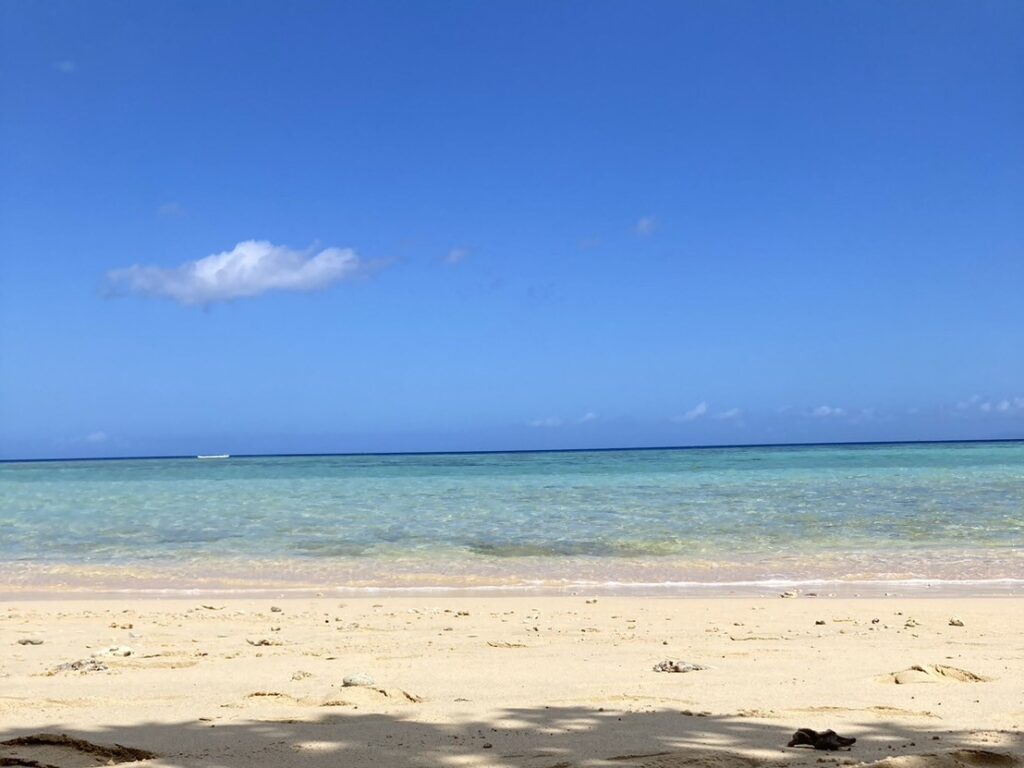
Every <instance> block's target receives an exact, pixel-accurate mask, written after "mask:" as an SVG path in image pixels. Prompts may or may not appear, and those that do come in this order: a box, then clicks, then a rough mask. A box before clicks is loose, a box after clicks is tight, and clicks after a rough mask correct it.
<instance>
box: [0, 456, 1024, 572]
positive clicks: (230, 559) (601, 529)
mask: <svg viewBox="0 0 1024 768" xmlns="http://www.w3.org/2000/svg"><path fill="white" fill-rule="evenodd" d="M1022 546H1024V443H1021V442H1002V443H958V444H952V443H950V444H894V445H863V446H849V445H846V446H798V447H752V448H707V449H681V450H626V451H580V452H557V453H505V454H444V455H441V454H436V455H387V456H379V455H375V456H369V455H365V456H313V457H248V458H230V459H227V460H209V461H201V460H197V459H194V458H184V459H146V460H117V461H66V462H21V463H7V464H0V564H2V565H3V568H4V571H5V573H6V574H7V576H8V578H9V579H11V580H18V579H29V580H31V579H32V578H34V577H35V576H38V575H39V574H49V575H50V576H49V578H50V579H51V580H52V579H53V578H57V577H54V576H53V575H54V574H60V576H59V579H63V580H65V581H67V582H74V581H75V580H76V579H85V580H88V579H89V578H93V579H98V578H107V579H112V580H114V581H116V580H117V579H118V578H129V579H136V578H138V577H139V574H140V573H141V574H143V575H146V574H148V575H149V576H153V577H154V578H156V576H155V574H162V575H161V576H160V577H159V579H158V580H162V581H164V582H167V583H181V584H185V583H193V582H195V581H196V580H197V579H198V580H200V581H203V583H208V582H210V581H211V580H212V581H215V582H216V581H220V582H223V583H231V584H254V583H269V582H274V583H277V582H280V583H292V582H294V583H302V584H331V585H338V584H359V585H371V586H372V585H385V584H403V585H428V586H429V585H448V586H452V585H497V584H503V585H510V584H535V583H548V582H551V583H555V582H557V583H573V582H587V583H633V584H636V583H649V584H661V583H667V582H685V581H697V582H722V581H750V580H753V581H757V580H765V579H815V578H825V579H853V578H863V579H906V578H941V579H982V580H987V579H999V578H1012V579H1018V578H1024V558H1022ZM90 574H91V576H90ZM104 574H106V575H104Z"/></svg>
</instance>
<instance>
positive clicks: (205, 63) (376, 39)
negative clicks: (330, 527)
mask: <svg viewBox="0 0 1024 768" xmlns="http://www.w3.org/2000/svg"><path fill="white" fill-rule="evenodd" d="M1021 39H1024V5H1021V4H1020V3H1015V2H955V3H954V2H943V1H939V2H934V1H933V0H928V2H924V1H922V2H894V3H883V2H852V1H851V2H830V3H821V2H817V0H814V1H811V0H808V1H807V2H785V1H783V2H775V3H763V2H716V3H699V2H602V1H600V0H598V1H588V2H525V1H524V2H488V3H478V2H431V3H407V2H402V3H397V2H348V3H334V2H323V3H320V2H298V3H283V2H276V3H266V2H245V3H242V2H209V3H187V2H152V3H130V2H119V3H109V2H89V3H81V2H67V3H61V2H48V3H39V2H20V1H18V0H7V2H5V3H3V4H2V5H0V259H2V261H0V456H3V457H8V458H10V457H27V456H38V457H52V456H93V455H95V456H101V455H146V454H150V455H151V454H180V453H184V454H191V453H200V452H221V451H228V452H232V453H245V452H279V451H280V452H297V451H298V452H301V451H379V450H384V451H387V450H472V449H502V448H531V447H536V448H556V447H575V446H579V447H601V446H622V445H637V446H639V445H688V444H706V443H747V442H791V441H824V440H885V439H934V438H987V437H1024V300H1022V299H1021V296H1022V294H1024V226H1022V223H1024V215H1022V214H1024V162H1022V161H1024V46H1021V45H1020V41H1021Z"/></svg>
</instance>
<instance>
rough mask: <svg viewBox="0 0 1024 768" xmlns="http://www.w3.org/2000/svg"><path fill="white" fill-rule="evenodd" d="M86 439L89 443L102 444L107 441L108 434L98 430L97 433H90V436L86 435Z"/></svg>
mask: <svg viewBox="0 0 1024 768" xmlns="http://www.w3.org/2000/svg"><path fill="white" fill-rule="evenodd" d="M85 439H86V441H87V442H90V443H102V442H105V441H106V439H107V433H106V432H103V431H101V430H96V431H95V432H90V433H89V434H88V435H86V436H85Z"/></svg>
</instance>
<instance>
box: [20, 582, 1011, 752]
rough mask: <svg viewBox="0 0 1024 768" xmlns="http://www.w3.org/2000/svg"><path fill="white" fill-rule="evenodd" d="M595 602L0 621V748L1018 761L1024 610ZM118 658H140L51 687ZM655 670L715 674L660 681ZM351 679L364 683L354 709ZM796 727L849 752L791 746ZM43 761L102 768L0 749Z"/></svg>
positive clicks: (23, 612) (662, 676) (144, 604)
mask: <svg viewBox="0 0 1024 768" xmlns="http://www.w3.org/2000/svg"><path fill="white" fill-rule="evenodd" d="M591 599H592V598H585V597H516V598H510V597H503V598H494V599H483V598H453V597H452V598H429V597H421V598H379V599H369V598H366V599H363V598H360V599H347V600H338V599H328V598H314V599H304V598H303V599H298V598H291V599H281V600H234V599H233V600H214V599H210V598H196V599H189V600H152V599H147V600H143V601H134V600H127V599H125V600H100V601H92V600H28V601H8V602H6V603H3V604H0V649H2V653H0V682H2V688H0V739H2V740H8V739H11V738H14V737H21V736H26V735H32V734H39V733H66V734H68V735H69V736H73V737H77V738H84V739H88V740H90V741H92V742H97V743H101V744H113V743H117V744H122V745H125V746H128V747H133V748H140V749H145V750H148V751H151V752H154V753H156V754H157V755H158V756H159V757H157V758H156V759H154V760H152V761H145V762H143V763H140V764H143V765H159V766H292V765H295V766H299V765H301V766H312V767H314V768H319V767H320V766H323V767H324V768H326V767H327V766H332V767H334V766H346V767H348V766H374V768H380V767H382V766H397V767H399V768H401V767H403V766H483V765H487V766H530V767H531V768H532V767H536V768H552V767H553V766H641V765H642V766H651V767H652V768H653V767H654V766H661V767H664V768H667V767H668V766H681V765H695V766H708V767H709V768H713V767H715V766H721V767H723V768H734V767H735V768H742V767H743V766H754V765H759V764H761V763H766V762H779V763H785V764H790V765H817V764H818V763H819V762H822V761H824V762H825V763H826V764H834V763H838V764H852V763H862V762H873V761H877V760H880V759H884V758H889V757H893V756H903V757H898V759H897V760H896V765H901V764H902V765H903V766H904V768H917V766H921V768H958V767H960V766H1002V765H1011V764H1012V762H1010V761H1011V758H1008V757H1007V758H1004V757H1002V756H1001V755H1003V754H1010V755H1017V756H1018V757H1019V756H1020V755H1021V754H1022V753H1024V737H1022V736H1021V729H1022V728H1024V599H1020V598H996V599H982V598H974V599H965V598H955V599H947V600H940V599H923V598H908V599H903V598H890V599H861V600H840V599H827V598H798V599H779V598H777V597H776V598H761V599H756V598H754V599H727V598H723V599H715V600H706V599H658V598H636V597H618V598H616V597H599V598H597V599H596V602H588V600H591ZM202 604H206V605H207V606H212V607H211V608H204V607H201V606H202ZM272 605H273V606H278V607H280V608H281V609H282V610H281V611H280V612H272V611H271V610H270V608H271V606H272ZM463 613H468V615H462V614H463ZM954 616H955V617H958V618H959V619H962V621H963V624H964V626H963V627H954V626H950V625H949V619H950V618H951V617H954ZM876 619H877V622H875V621H874V620H876ZM818 620H823V621H824V622H825V624H823V625H817V624H816V623H815V622H816V621H818ZM873 622H874V623H873ZM908 624H909V625H910V626H908ZM22 639H24V640H28V639H39V640H42V641H43V643H42V644H41V645H20V644H18V640H22ZM249 641H252V642H253V643H259V642H261V641H267V642H269V643H271V644H270V645H254V644H251V643H250V642H249ZM112 646H120V647H128V648H130V649H131V651H132V653H131V655H130V656H127V657H123V656H110V655H106V656H100V657H98V660H99V661H101V662H102V663H103V664H104V665H106V667H107V669H106V670H105V671H104V670H101V671H93V672H57V673H55V674H49V672H50V671H51V670H53V669H54V668H55V667H56V666H57V665H59V664H62V663H65V662H70V661H75V660H81V659H89V658H90V657H91V655H92V654H96V653H101V652H102V651H103V650H104V649H107V648H110V647H112ZM666 658H672V659H683V660H686V661H690V662H695V663H698V664H704V665H707V666H708V667H709V669H706V670H702V671H696V672H689V673H686V674H666V673H657V672H654V671H652V667H653V665H654V664H656V663H657V662H659V661H661V660H663V659H666ZM914 665H918V666H921V667H922V668H923V669H924V671H923V672H920V671H918V672H913V673H909V677H908V678H907V679H914V678H920V679H927V680H930V679H934V680H935V681H934V682H912V683H909V684H896V683H895V682H894V681H893V678H892V677H891V674H892V673H897V672H902V671H904V670H908V669H909V668H911V667H913V666H914ZM935 665H939V666H940V667H952V668H955V670H964V671H966V672H969V673H971V674H973V675H976V676H979V677H982V678H985V680H984V681H979V682H973V681H972V682H963V681H961V680H959V679H957V677H965V676H964V675H960V674H959V673H958V672H956V671H955V670H954V671H950V670H945V669H941V668H940V669H939V673H941V672H946V674H945V675H943V674H937V673H936V671H935V669H934V668H933V667H934V666H935ZM352 674H364V675H368V676H370V677H372V678H373V680H374V685H373V686H372V687H343V686H342V679H343V678H344V677H345V676H346V675H352ZM967 677H969V676H967ZM801 727H809V728H815V729H818V730H824V729H826V728H832V729H834V730H836V731H838V732H839V733H840V734H842V735H846V736H855V737H857V739H858V742H857V744H856V745H855V746H854V747H853V748H852V749H851V750H850V751H849V752H815V751H812V750H808V749H797V748H792V749H789V748H786V742H787V741H788V739H789V737H790V735H791V734H792V732H793V731H794V730H796V729H797V728H801ZM965 750H983V751H980V752H979V751H973V752H971V751H965ZM917 755H927V756H928V757H923V758H916V757H907V756H917ZM4 758H6V760H7V761H12V760H19V759H20V760H21V762H6V763H5V762H3V760H4ZM30 760H35V761H36V762H35V763H34V764H35V765H56V766H59V767H60V768H65V767H69V766H89V765H99V764H103V763H105V762H106V758H105V757H97V756H95V755H91V754H87V753H84V752H82V751H81V750H79V749H75V748H71V747H67V746H43V747H40V746H32V745H14V746H0V765H3V764H8V765H33V763H32V762H26V761H30ZM126 765H127V763H126Z"/></svg>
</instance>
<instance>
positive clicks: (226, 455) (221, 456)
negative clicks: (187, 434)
mask: <svg viewBox="0 0 1024 768" xmlns="http://www.w3.org/2000/svg"><path fill="white" fill-rule="evenodd" d="M196 458H197V459H230V458H231V454H230V453H206V454H204V453H201V454H199V455H198V456H196Z"/></svg>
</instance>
